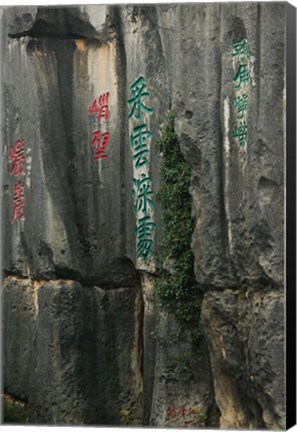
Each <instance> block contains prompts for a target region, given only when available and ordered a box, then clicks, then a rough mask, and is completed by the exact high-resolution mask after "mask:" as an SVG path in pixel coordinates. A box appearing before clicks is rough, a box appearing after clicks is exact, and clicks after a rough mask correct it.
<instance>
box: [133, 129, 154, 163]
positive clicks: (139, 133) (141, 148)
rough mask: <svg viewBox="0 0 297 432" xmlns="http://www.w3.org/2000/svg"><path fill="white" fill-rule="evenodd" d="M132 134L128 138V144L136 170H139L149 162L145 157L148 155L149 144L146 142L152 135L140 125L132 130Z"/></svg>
mask: <svg viewBox="0 0 297 432" xmlns="http://www.w3.org/2000/svg"><path fill="white" fill-rule="evenodd" d="M133 132H134V134H133V135H131V136H130V143H131V146H132V148H133V149H134V152H135V153H134V155H133V160H134V161H136V163H135V166H136V168H140V167H141V166H143V165H146V166H148V165H149V162H148V159H147V157H146V156H147V155H148V154H149V143H148V140H149V139H150V138H151V137H152V136H153V134H152V133H151V132H150V131H148V130H147V129H146V125H140V126H137V127H135V128H134V131H133Z"/></svg>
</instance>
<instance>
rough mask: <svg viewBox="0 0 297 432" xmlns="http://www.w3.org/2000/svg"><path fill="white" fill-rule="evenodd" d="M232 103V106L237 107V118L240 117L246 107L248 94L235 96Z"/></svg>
mask: <svg viewBox="0 0 297 432" xmlns="http://www.w3.org/2000/svg"><path fill="white" fill-rule="evenodd" d="M232 105H233V107H234V108H237V112H238V114H237V118H238V119H242V118H243V116H244V113H245V112H246V111H247V108H248V95H247V94H243V95H242V96H237V98H235V99H233V103H232Z"/></svg>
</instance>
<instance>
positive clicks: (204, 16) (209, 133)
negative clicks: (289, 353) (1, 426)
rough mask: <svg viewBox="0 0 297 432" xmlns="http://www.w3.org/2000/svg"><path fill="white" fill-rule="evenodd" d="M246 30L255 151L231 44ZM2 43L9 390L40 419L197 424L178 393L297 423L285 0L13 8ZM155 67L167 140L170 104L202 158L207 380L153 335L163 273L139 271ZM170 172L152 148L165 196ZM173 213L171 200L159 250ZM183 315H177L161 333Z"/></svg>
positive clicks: (232, 410)
mask: <svg viewBox="0 0 297 432" xmlns="http://www.w3.org/2000/svg"><path fill="white" fill-rule="evenodd" d="M244 36H246V37H247V40H248V44H249V51H250V59H249V63H248V67H249V74H250V86H249V87H248V88H247V89H246V92H247V94H248V97H249V105H248V110H247V125H248V141H247V144H246V146H245V147H244V148H240V147H239V145H238V143H237V142H236V140H234V139H233V138H232V129H233V127H234V122H235V118H234V112H233V108H232V102H233V99H234V97H235V95H234V85H233V76H234V70H233V63H232V43H233V40H234V39H240V38H242V37H244ZM1 38H2V42H1V45H2V54H1V55H2V65H3V66H2V84H1V85H2V94H3V96H2V98H3V160H4V164H3V171H4V175H3V212H2V213H3V214H2V219H3V225H4V229H3V241H4V244H5V255H4V256H3V267H4V272H5V275H6V276H8V278H7V280H6V283H5V286H4V295H3V298H4V301H3V304H4V322H5V336H4V341H5V348H4V360H5V365H6V366H5V377H4V378H5V386H6V387H7V390H8V391H9V392H11V393H12V394H15V395H16V396H18V397H20V398H24V399H28V400H29V406H30V417H31V421H34V422H40V423H43V422H48V423H54V422H58V423H69V424H70V423H71V424H78V423H90V424H91V423H92V424H95V423H97V424H119V422H120V417H121V414H120V411H121V410H125V411H126V412H128V413H129V415H130V416H131V418H130V420H131V419H132V420H131V421H134V420H135V421H136V422H138V423H140V422H141V421H142V422H143V424H145V425H149V424H153V425H156V426H165V425H167V426H175V425H176V426H178V425H179V426H185V425H186V424H183V420H185V419H181V417H183V415H182V414H181V416H180V417H179V418H178V419H176V418H174V419H173V418H171V419H169V418H166V413H167V408H168V407H170V406H171V405H174V404H175V405H174V406H175V408H182V407H183V406H184V405H186V406H189V407H190V408H191V407H192V406H194V407H196V406H198V408H199V410H200V411H201V412H202V414H203V415H202V417H203V416H204V415H206V419H204V417H203V421H202V420H201V419H202V417H201V418H200V420H201V421H200V420H199V421H200V423H199V422H198V423H199V425H200V424H202V423H203V424H205V425H206V426H207V425H211V426H214V427H215V426H216V425H217V424H219V423H220V425H221V426H222V427H226V428H229V427H230V428H234V427H241V426H242V427H247V428H248V427H252V428H254V427H263V426H266V427H268V428H280V427H283V425H284V418H285V414H284V399H283V384H284V376H283V363H284V353H283V341H282V336H283V318H282V315H281V312H277V311H279V309H278V308H279V307H280V305H281V304H282V301H283V278H284V272H283V234H284V232H283V226H284V210H283V191H284V167H283V153H284V152H283V148H284V124H285V123H284V118H285V117H284V115H285V112H284V106H285V91H284V86H285V71H284V46H285V4H284V3H283V2H279V3H267V4H265V3H230V4H219V3H213V4H206V3H205V4H203V3H202V4H162V5H161V4H160V5H126V6H121V7H119V6H112V5H109V6H106V5H101V6H98V5H87V6H79V7H62V8H46V7H36V6H31V7H16V8H5V9H4V10H3V12H2V20H1ZM140 75H143V76H144V77H145V79H146V82H147V85H148V89H149V92H150V104H151V105H150V106H151V107H152V108H153V109H154V111H153V113H152V114H151V115H150V116H148V117H146V118H145V120H146V124H147V125H148V127H149V129H150V131H151V132H152V134H153V139H152V143H154V142H155V141H156V140H157V138H158V137H159V133H160V132H159V131H160V127H161V125H162V124H163V123H164V121H165V119H166V112H167V110H168V108H169V107H171V108H172V110H173V112H174V115H175V119H176V131H177V133H178V137H179V140H180V145H181V149H182V152H183V155H184V157H185V159H186V160H187V161H188V163H189V164H190V165H191V168H192V180H191V195H192V210H193V217H194V218H195V231H194V233H193V238H192V249H193V253H194V256H195V272H196V278H197V281H198V283H199V286H200V287H201V288H202V289H204V290H205V292H206V294H205V299H204V306H203V322H204V330H205V335H206V341H207V345H208V347H209V353H208V352H207V349H206V346H205V348H204V350H202V351H201V353H200V354H199V356H198V361H197V374H196V375H195V376H194V377H193V380H192V381H191V382H189V381H187V380H186V379H185V377H184V376H183V374H181V373H180V371H179V368H178V366H177V365H176V364H171V363H170V361H168V359H167V357H165V355H164V353H163V352H162V351H161V349H160V345H159V344H158V343H157V342H156V340H155V339H154V338H153V336H152V332H154V331H155V330H156V317H157V310H156V307H155V298H154V288H153V283H154V282H153V280H154V274H153V273H151V272H150V273H148V272H147V271H145V268H143V267H141V270H142V271H141V272H139V270H140V268H139V267H138V262H137V259H136V244H135V243H136V242H135V235H134V228H135V214H134V211H133V199H132V181H133V176H134V173H133V164H132V153H131V148H130V133H131V130H129V122H128V115H129V109H128V106H127V100H128V98H129V97H130V94H131V89H130V86H131V85H132V84H133V83H134V82H135V80H136V79H137V78H138V77H139V76H140ZM106 91H109V92H110V99H109V100H110V120H109V123H108V125H109V131H110V133H111V137H112V138H111V141H110V144H109V147H108V158H107V159H103V160H99V161H94V159H93V154H92V148H91V145H90V143H91V140H92V133H93V131H94V130H96V128H97V127H98V125H97V120H96V116H90V115H89V114H88V109H89V106H90V104H91V103H92V101H93V100H94V99H95V98H97V97H98V96H99V95H100V94H102V93H104V92H106ZM18 139H24V140H25V142H26V151H27V153H26V167H27V168H29V166H31V169H30V170H29V169H28V170H27V175H26V180H25V181H26V189H25V198H26V206H25V217H26V220H25V221H24V222H20V223H14V224H11V223H10V219H11V215H12V210H13V186H14V183H15V178H14V177H13V176H11V175H9V169H10V166H9V163H8V154H9V148H10V147H11V146H12V145H13V144H14V143H15V142H16V141H17V140H18ZM152 147H153V144H152ZM159 166H160V156H159V155H158V154H157V153H156V152H154V151H153V149H151V153H150V177H151V179H152V181H153V190H154V192H156V191H157V189H158V185H159V179H160V173H159ZM160 213H161V211H160V207H159V205H158V203H157V202H155V212H154V221H155V223H156V225H157V230H156V233H155V246H156V249H157V248H158V242H159V240H160V239H161V237H162V231H161V227H160ZM11 275H13V276H17V278H11ZM140 279H141V283H140V282H139V280H140ZM141 285H142V286H141ZM97 287H100V288H97ZM238 290H239V291H238ZM236 292H238V293H247V297H246V298H244V297H241V296H238V295H237V294H236ZM257 303H259V305H260V304H262V307H261V308H260V306H259V305H257ZM23 323H25V325H23ZM172 326H173V324H172V322H171V320H170V318H169V317H168V316H166V317H162V319H161V326H160V335H161V336H164V337H166V335H167V331H168V329H169V328H171V327H172ZM20 342H21V343H20ZM172 349H173V352H174V353H176V352H177V351H178V350H179V349H182V348H181V347H178V346H176V347H173V348H172ZM209 356H210V359H211V367H210V363H209ZM7 365H9V366H7ZM31 366H32V367H31ZM214 400H215V401H216V403H217V405H218V407H219V410H220V413H221V414H220V415H221V417H220V421H219V420H218V408H216V406H215V402H214ZM187 404H188V405H187ZM196 414H197V413H196ZM192 420H193V419H190V421H192ZM196 420H197V419H196ZM197 421H198V420H197ZM198 423H197V424H198ZM191 424H192V425H193V422H192V423H191Z"/></svg>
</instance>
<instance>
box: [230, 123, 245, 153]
mask: <svg viewBox="0 0 297 432" xmlns="http://www.w3.org/2000/svg"><path fill="white" fill-rule="evenodd" d="M233 138H238V140H239V145H240V146H241V147H243V146H244V145H245V144H246V143H247V138H248V134H247V124H246V122H240V126H239V127H238V126H236V127H235V128H234V129H233Z"/></svg>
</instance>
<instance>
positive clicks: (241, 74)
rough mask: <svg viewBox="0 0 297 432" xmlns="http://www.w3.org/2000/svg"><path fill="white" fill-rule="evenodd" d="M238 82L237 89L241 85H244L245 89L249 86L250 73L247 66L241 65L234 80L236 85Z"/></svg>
mask: <svg viewBox="0 0 297 432" xmlns="http://www.w3.org/2000/svg"><path fill="white" fill-rule="evenodd" d="M237 81H238V84H237V85H236V86H235V88H236V89H238V88H240V87H241V84H243V85H244V86H245V87H246V86H248V85H249V71H248V67H247V65H245V64H244V65H240V66H239V68H238V70H237V73H236V75H235V76H234V78H233V82H234V83H236V82H237Z"/></svg>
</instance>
